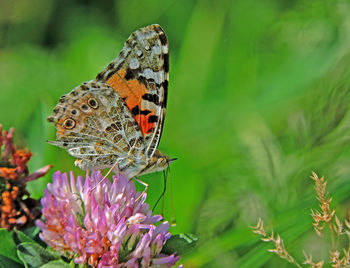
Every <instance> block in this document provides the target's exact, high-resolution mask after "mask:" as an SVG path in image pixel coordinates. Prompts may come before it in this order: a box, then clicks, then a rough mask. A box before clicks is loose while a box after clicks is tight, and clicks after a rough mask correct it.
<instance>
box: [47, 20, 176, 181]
mask: <svg viewBox="0 0 350 268" xmlns="http://www.w3.org/2000/svg"><path fill="white" fill-rule="evenodd" d="M168 52H169V47H168V41H167V37H166V35H165V32H164V31H163V29H162V28H161V27H160V26H159V25H157V24H154V25H150V26H147V27H144V28H141V29H138V30H137V31H135V32H133V33H132V34H131V35H130V37H129V38H128V39H127V40H126V42H125V44H124V47H123V49H122V50H121V51H120V53H119V55H118V57H117V58H116V59H114V60H113V61H112V62H111V63H110V64H109V65H108V66H106V67H105V68H104V69H103V70H102V71H101V72H100V73H99V74H98V75H97V76H96V78H95V79H94V80H91V81H88V82H85V83H82V84H81V85H80V86H78V87H76V88H74V89H73V90H72V91H71V92H69V93H68V94H66V95H63V96H62V97H61V98H60V99H59V101H58V103H57V105H56V106H55V107H54V109H53V113H52V114H51V115H50V116H49V117H48V118H47V120H48V121H49V122H51V123H53V124H54V125H55V127H56V129H57V132H56V141H49V143H51V144H53V145H56V146H58V147H62V148H64V149H66V150H67V152H68V153H69V154H70V155H72V156H74V157H76V158H77V160H76V161H75V165H76V166H78V167H79V168H81V169H83V170H96V169H104V168H112V167H115V168H116V171H117V172H121V173H124V174H126V175H127V176H128V177H129V178H132V177H136V176H139V175H143V174H147V173H151V172H155V171H161V170H164V169H165V168H167V167H168V166H169V163H170V162H171V159H170V158H169V156H168V155H166V154H164V153H162V152H160V151H159V150H158V149H157V147H158V144H159V140H160V137H161V134H162V129H163V124H164V117H165V111H166V105H167V96H168V80H169V54H168Z"/></svg>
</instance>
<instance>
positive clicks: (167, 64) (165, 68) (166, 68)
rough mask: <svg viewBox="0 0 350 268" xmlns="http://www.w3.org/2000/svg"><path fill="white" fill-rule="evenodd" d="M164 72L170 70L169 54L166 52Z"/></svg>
mask: <svg viewBox="0 0 350 268" xmlns="http://www.w3.org/2000/svg"><path fill="white" fill-rule="evenodd" d="M163 59H164V72H166V73H168V72H169V54H164V57H163Z"/></svg>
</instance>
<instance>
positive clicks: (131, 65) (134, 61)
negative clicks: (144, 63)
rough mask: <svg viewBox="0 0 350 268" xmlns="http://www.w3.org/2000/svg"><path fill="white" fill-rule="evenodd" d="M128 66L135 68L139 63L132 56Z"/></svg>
mask: <svg viewBox="0 0 350 268" xmlns="http://www.w3.org/2000/svg"><path fill="white" fill-rule="evenodd" d="M129 66H130V68H131V69H137V68H139V67H140V63H139V61H138V60H137V59H135V58H132V59H131V60H130V63H129Z"/></svg>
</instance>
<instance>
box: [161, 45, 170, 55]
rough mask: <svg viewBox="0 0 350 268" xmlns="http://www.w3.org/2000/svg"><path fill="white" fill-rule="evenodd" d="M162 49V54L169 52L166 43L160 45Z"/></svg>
mask: <svg viewBox="0 0 350 268" xmlns="http://www.w3.org/2000/svg"><path fill="white" fill-rule="evenodd" d="M162 50H163V53H164V54H168V52H169V47H168V46H167V45H166V46H162Z"/></svg>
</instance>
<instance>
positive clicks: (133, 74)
mask: <svg viewBox="0 0 350 268" xmlns="http://www.w3.org/2000/svg"><path fill="white" fill-rule="evenodd" d="M137 74H138V71H137V69H136V70H131V69H127V70H126V74H125V76H124V78H125V79H126V80H134V79H135V78H136V77H137Z"/></svg>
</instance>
